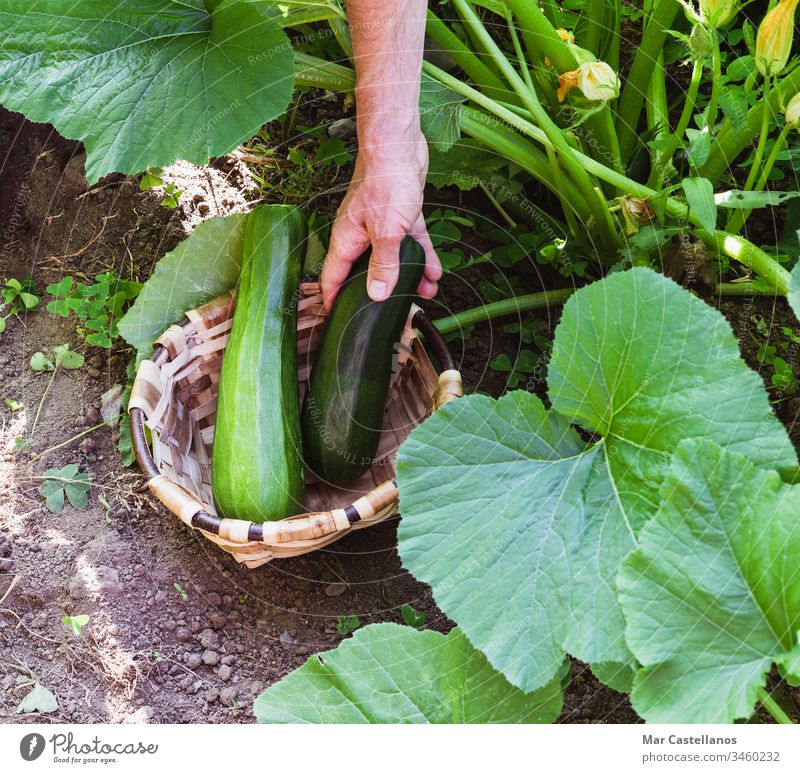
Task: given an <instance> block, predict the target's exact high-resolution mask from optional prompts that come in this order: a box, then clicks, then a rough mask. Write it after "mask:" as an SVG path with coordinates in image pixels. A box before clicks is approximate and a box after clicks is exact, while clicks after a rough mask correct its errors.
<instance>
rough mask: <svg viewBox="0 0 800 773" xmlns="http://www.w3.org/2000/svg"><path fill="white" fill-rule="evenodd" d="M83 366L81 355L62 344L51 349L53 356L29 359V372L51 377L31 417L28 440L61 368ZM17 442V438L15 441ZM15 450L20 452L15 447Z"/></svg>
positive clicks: (36, 356) (18, 447)
mask: <svg viewBox="0 0 800 773" xmlns="http://www.w3.org/2000/svg"><path fill="white" fill-rule="evenodd" d="M82 365H83V355H82V354H80V353H78V352H73V351H72V350H71V349H70V348H69V344H62V345H61V346H56V347H55V348H54V349H53V356H52V357H48V356H47V355H46V354H45V353H44V352H35V353H34V355H33V356H32V357H31V362H30V366H31V370H34V371H36V372H37V373H44V372H50V373H52V375H51V376H50V380H49V381H48V382H47V386H46V387H45V390H44V393H43V394H42V398H41V400H39V405H38V407H37V408H36V415H35V416H34V417H33V424H32V425H31V433H30V438H31V439H32V438H33V434H34V432H35V431H36V425H37V424H38V423H39V416H40V415H41V413H42V406H43V405H44V401H45V400H46V399H47V394H48V392H50V387H52V386H53V381H54V380H55V377H56V374H57V373H58V371H59V370H60V369H61V368H64V369H65V370H75V369H77V368H80V367H81V366H82ZM17 440H18V441H19V438H18V439H17ZM30 442H31V440H28V442H27V443H26V446H25V447H27V445H30ZM17 450H18V451H20V450H22V449H21V448H20V446H19V444H18V445H17Z"/></svg>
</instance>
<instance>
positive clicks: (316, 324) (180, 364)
mask: <svg viewBox="0 0 800 773" xmlns="http://www.w3.org/2000/svg"><path fill="white" fill-rule="evenodd" d="M234 305H235V300H234V295H233V293H227V294H225V295H223V296H220V297H219V298H215V299H214V300H212V301H210V302H209V303H207V304H205V305H204V306H201V307H200V308H198V309H194V310H192V311H189V312H187V313H186V316H187V318H188V319H187V321H185V322H184V323H183V324H181V325H173V326H172V327H170V328H169V329H168V330H167V331H166V332H165V333H164V334H163V335H162V336H161V338H159V339H158V341H157V342H156V347H155V353H154V355H153V357H152V358H151V359H150V360H145V361H144V362H142V364H141V366H140V367H139V372H138V373H137V375H136V380H135V381H134V385H133V392H132V394H131V400H130V405H129V411H130V417H131V430H132V435H133V447H134V452H135V453H136V459H137V461H138V463H139V466H140V467H141V469H142V471H143V472H144V473H145V474H146V475H147V476H148V479H149V480H148V487H149V489H150V491H151V492H152V493H153V494H155V496H156V497H158V499H159V500H161V502H162V503H163V504H164V505H165V506H166V507H167V508H168V509H169V510H170V511H172V512H173V513H175V515H177V516H178V517H179V518H180V519H181V520H182V521H183V522H184V523H186V524H187V525H189V526H191V527H192V528H194V529H196V530H198V531H199V532H200V533H201V534H203V535H204V536H205V537H207V538H208V539H210V540H212V541H213V542H216V543H217V544H218V545H220V546H221V547H222V548H224V549H225V550H227V551H228V552H230V553H232V554H233V555H234V557H235V558H236V560H237V561H240V562H242V563H244V564H245V565H246V566H248V567H250V568H254V567H257V566H260V565H261V564H263V563H265V562H267V561H270V560H271V559H273V558H283V557H289V556H297V555H300V554H302V553H308V552H310V551H313V550H317V549H319V548H321V547H324V546H325V545H329V544H330V543H331V542H333V541H334V540H337V539H339V538H340V537H343V536H344V535H345V534H347V533H349V532H350V531H352V530H353V529H360V528H364V527H366V526H372V525H373V524H376V523H379V522H380V521H383V520H385V519H386V518H388V517H389V516H391V515H393V514H394V513H396V512H397V499H398V494H397V487H396V485H395V482H394V475H395V469H394V455H395V452H396V451H397V449H398V447H399V446H400V444H401V443H402V442H403V440H405V438H406V437H407V436H408V433H409V432H410V431H411V430H412V429H413V428H414V427H415V426H416V425H417V424H419V423H420V422H421V421H422V420H423V419H424V418H425V417H426V416H427V415H428V414H430V412H431V411H432V410H435V409H436V408H438V407H440V406H441V405H443V404H444V403H445V402H447V401H449V400H451V399H454V398H455V397H458V396H460V395H461V394H462V391H461V376H460V374H459V372H458V371H457V370H455V368H454V366H453V361H452V358H451V356H450V354H449V352H448V351H447V347H446V345H445V343H444V341H443V340H442V338H441V336H440V335H439V333H438V332H437V331H436V328H435V327H434V326H433V325H432V324H431V323H430V322H429V321H428V320H427V319H426V318H425V316H424V315H423V313H422V311H421V310H419V309H418V308H417V307H413V308H412V310H411V314H410V315H409V320H408V323H407V324H406V327H405V330H404V331H403V335H402V338H401V340H400V342H399V344H398V346H397V355H396V357H395V362H394V366H393V375H392V385H391V387H390V389H389V396H388V399H387V401H386V410H385V413H384V423H383V428H382V432H381V439H380V445H379V447H378V452H377V454H376V461H375V463H374V464H373V466H372V467H371V468H370V469H369V470H368V471H367V472H366V473H365V474H364V475H363V476H362V477H361V478H359V479H358V480H356V481H354V482H352V483H350V484H348V486H347V488H342V487H336V486H332V485H330V484H327V483H325V482H322V481H320V480H319V479H318V478H316V477H315V476H314V475H313V473H311V472H310V471H307V472H306V486H305V507H306V509H307V510H308V511H309V512H307V513H304V514H302V515H297V516H294V517H293V518H287V519H285V520H283V521H266V522H265V523H263V524H257V523H251V522H249V521H242V520H234V519H230V518H221V517H220V516H219V515H217V513H216V510H215V507H214V497H213V494H212V491H211V451H212V443H213V438H214V418H215V412H216V407H217V386H218V383H219V374H220V369H221V367H222V357H223V353H224V351H225V346H226V345H227V343H228V338H229V331H230V328H231V325H232V324H233V309H234ZM324 322H325V316H324V312H323V308H322V295H321V293H320V289H319V285H318V284H316V283H309V284H303V285H301V286H300V301H299V304H298V315H297V339H298V341H297V344H298V374H297V377H298V382H299V387H300V398H301V399H302V397H303V395H304V393H305V389H306V386H307V383H308V376H309V373H310V371H311V360H312V358H313V355H314V353H315V352H316V349H317V346H318V345H319V340H320V336H321V331H322V327H323V325H324ZM417 330H420V331H421V332H422V333H423V335H424V336H425V341H426V345H427V346H428V347H429V349H430V350H431V352H432V353H433V354H434V355H435V356H436V358H437V359H438V360H439V363H440V365H441V366H442V368H443V371H442V373H441V374H440V375H437V373H436V371H435V369H434V368H433V365H432V364H431V361H430V359H429V357H428V355H427V353H426V351H425V348H424V347H423V345H422V341H421V340H420V339H419V338H418V336H417ZM145 424H146V425H147V426H148V427H149V428H150V430H151V437H152V448H151V447H150V446H149V445H148V443H147V441H146V439H145V431H144V425H145Z"/></svg>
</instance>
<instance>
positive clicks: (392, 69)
mask: <svg viewBox="0 0 800 773" xmlns="http://www.w3.org/2000/svg"><path fill="white" fill-rule="evenodd" d="M426 11H427V1H426V0H399V2H393V1H392V0H388V1H386V0H384V1H381V0H348V2H347V13H348V18H349V21H350V29H351V34H352V38H353V54H354V63H355V68H356V115H357V130H358V140H359V146H360V148H361V149H362V152H363V151H367V152H368V153H372V152H378V153H380V152H383V151H386V150H389V151H390V152H391V148H392V146H395V147H394V151H395V152H397V150H399V149H400V148H399V147H397V145H398V144H400V145H402V143H403V142H404V141H416V138H417V137H418V136H419V81H420V71H421V68H422V51H423V41H424V36H425V14H426Z"/></svg>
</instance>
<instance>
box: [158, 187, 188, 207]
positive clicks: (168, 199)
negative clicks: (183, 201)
mask: <svg viewBox="0 0 800 773" xmlns="http://www.w3.org/2000/svg"><path fill="white" fill-rule="evenodd" d="M181 196H183V191H182V190H181V189H180V188H177V187H176V186H175V184H174V183H167V184H166V185H165V186H164V198H163V199H162V200H161V206H162V207H167V208H168V209H175V208H176V207H177V206H178V203H179V202H180V198H181Z"/></svg>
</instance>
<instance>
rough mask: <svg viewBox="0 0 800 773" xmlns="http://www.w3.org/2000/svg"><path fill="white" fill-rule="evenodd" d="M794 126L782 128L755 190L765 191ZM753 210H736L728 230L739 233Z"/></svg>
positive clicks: (787, 125)
mask: <svg viewBox="0 0 800 773" xmlns="http://www.w3.org/2000/svg"><path fill="white" fill-rule="evenodd" d="M792 128H793V127H792V126H790V125H789V124H786V125H785V126H784V127H783V129H782V130H781V133H780V134H779V135H778V139H776V140H775V145H774V146H773V148H772V150H771V151H770V154H769V156H768V157H767V160H766V162H765V163H764V168H763V169H762V170H761V176H760V177H759V180H758V182H757V183H756V185H755V187H754V188H753V190H754V191H763V190H764V188H765V187H766V185H767V180H768V179H769V173H770V172H771V171H772V167H773V166H775V161H777V159H778V156H779V155H780V152H781V151H782V150H783V148H784V146H785V145H786V136H787V135H788V134H789V132H790V131H791V129H792ZM752 211H753V210H752V209H738V210H736V212H735V214H734V215H733V217H732V218H731V221H730V223H728V227H727V229H726V230H728V231H730V232H731V233H739V231H741V230H742V227H743V226H744V224H745V223H746V222H747V218H748V217H750V213H751V212H752Z"/></svg>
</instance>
